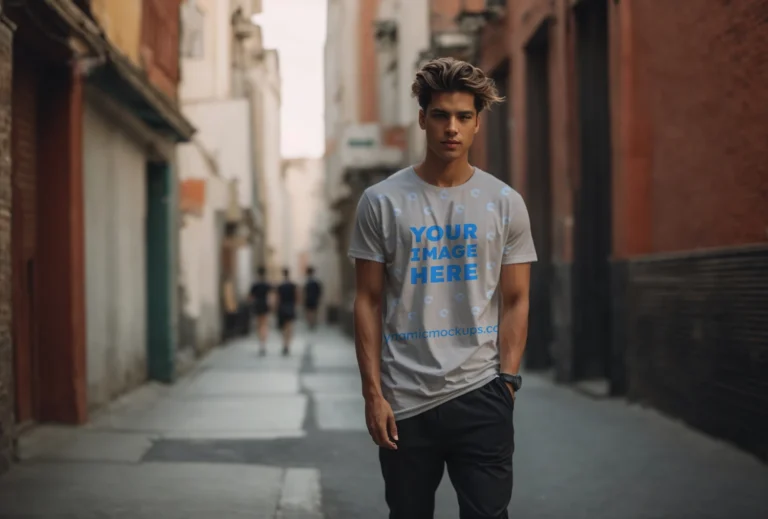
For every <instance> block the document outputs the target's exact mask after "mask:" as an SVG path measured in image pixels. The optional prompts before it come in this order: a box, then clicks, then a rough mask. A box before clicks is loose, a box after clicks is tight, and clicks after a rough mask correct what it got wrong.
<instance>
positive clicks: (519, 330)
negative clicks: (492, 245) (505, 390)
mask: <svg viewBox="0 0 768 519" xmlns="http://www.w3.org/2000/svg"><path fill="white" fill-rule="evenodd" d="M530 284H531V265H530V263H517V264H511V265H503V266H502V267H501V279H500V281H499V286H500V289H501V319H500V323H499V356H500V360H501V371H502V372H503V373H512V374H516V373H517V372H518V371H519V370H520V362H521V360H522V358H523V352H524V351H525V343H526V340H527V338H528V307H529V301H528V294H529V289H530ZM510 390H512V388H511V387H510ZM513 394H514V391H513Z"/></svg>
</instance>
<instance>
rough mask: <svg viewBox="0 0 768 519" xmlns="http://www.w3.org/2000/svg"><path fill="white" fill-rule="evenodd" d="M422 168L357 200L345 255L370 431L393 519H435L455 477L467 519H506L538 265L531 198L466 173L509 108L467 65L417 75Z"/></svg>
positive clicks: (435, 64)
mask: <svg viewBox="0 0 768 519" xmlns="http://www.w3.org/2000/svg"><path fill="white" fill-rule="evenodd" d="M412 91H413V94H414V96H415V97H417V98H418V102H419V105H420V107H421V110H420V111H419V125H420V127H421V129H422V130H424V131H425V133H426V144H427V146H426V148H427V151H426V157H425V158H424V161H423V162H421V163H420V164H418V165H416V166H410V167H408V168H405V169H403V170H401V171H399V172H397V173H394V174H393V175H391V176H390V177H388V178H387V179H385V180H383V181H381V182H379V183H378V184H376V185H374V186H371V187H369V188H368V189H366V191H365V192H364V193H363V195H362V197H361V199H360V202H359V204H358V209H357V218H356V221H355V225H354V231H353V234H352V239H351V243H350V246H349V256H350V257H352V258H354V260H355V269H356V274H355V275H356V296H355V305H354V319H355V321H354V324H355V336H356V337H355V338H356V341H355V343H356V348H357V359H358V364H359V367H360V373H361V378H362V383H363V395H364V397H365V416H366V423H367V426H368V431H369V432H370V434H371V436H372V438H373V440H374V442H375V443H376V444H377V445H379V447H380V448H379V460H380V463H381V471H382V475H383V478H384V484H385V496H386V501H387V504H388V506H389V510H390V514H389V518H390V519H431V518H432V517H433V516H434V506H435V491H436V489H437V487H438V485H439V484H440V480H441V479H442V478H443V472H444V469H445V467H446V465H447V468H448V474H449V476H450V479H451V482H452V484H453V487H454V488H455V490H456V493H457V495H458V502H459V509H460V513H459V515H460V517H461V519H506V518H507V517H508V515H507V507H508V506H509V502H510V499H511V497H512V455H513V452H514V427H513V411H514V406H515V393H516V392H517V391H518V390H519V389H520V387H521V384H522V378H521V377H520V375H519V374H518V370H519V368H520V362H521V358H522V356H523V350H524V349H525V343H526V335H527V324H528V290H529V280H530V263H531V262H533V261H536V251H535V249H534V244H533V240H532V238H531V228H530V222H529V218H528V211H527V209H526V206H525V203H524V201H523V198H522V197H521V196H520V195H519V194H518V193H517V192H516V191H515V190H513V189H512V188H511V187H510V186H508V185H507V184H505V183H504V182H503V181H502V180H499V179H497V178H496V177H494V176H492V175H490V174H489V173H486V172H484V171H481V170H480V169H478V168H476V167H473V166H472V165H470V163H469V160H468V152H469V149H470V147H471V145H472V141H473V140H474V136H475V134H476V133H477V131H478V129H479V123H478V115H479V113H480V112H481V111H482V110H483V109H485V108H487V107H489V106H490V105H492V104H494V103H496V102H499V101H501V98H500V97H499V95H498V92H497V91H496V87H495V86H494V83H493V81H492V80H490V79H489V78H487V77H486V76H485V75H484V74H483V72H482V71H480V70H479V69H478V68H476V67H474V66H472V65H471V64H469V63H465V62H462V61H457V60H454V59H451V58H443V59H436V60H433V61H430V62H428V63H427V64H426V65H424V67H423V68H422V69H421V70H420V71H419V72H418V73H417V75H416V80H415V81H414V83H413V85H412Z"/></svg>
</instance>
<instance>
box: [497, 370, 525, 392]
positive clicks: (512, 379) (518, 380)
mask: <svg viewBox="0 0 768 519" xmlns="http://www.w3.org/2000/svg"><path fill="white" fill-rule="evenodd" d="M501 378H502V379H503V380H504V382H509V383H510V384H512V387H513V388H514V389H515V391H517V390H518V389H520V386H522V385H523V377H521V376H520V375H510V374H508V373H503V374H502V376H501Z"/></svg>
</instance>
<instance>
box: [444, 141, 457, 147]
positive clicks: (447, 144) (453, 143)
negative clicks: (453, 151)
mask: <svg viewBox="0 0 768 519" xmlns="http://www.w3.org/2000/svg"><path fill="white" fill-rule="evenodd" d="M443 144H445V145H446V146H458V145H459V141H443Z"/></svg>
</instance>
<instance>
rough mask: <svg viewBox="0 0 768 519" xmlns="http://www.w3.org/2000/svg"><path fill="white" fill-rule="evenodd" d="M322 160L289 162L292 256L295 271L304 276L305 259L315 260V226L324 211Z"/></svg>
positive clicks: (287, 178) (286, 164) (286, 183)
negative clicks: (303, 263)
mask: <svg viewBox="0 0 768 519" xmlns="http://www.w3.org/2000/svg"><path fill="white" fill-rule="evenodd" d="M323 171H324V168H323V162H322V159H291V160H286V161H285V186H286V192H287V196H288V198H289V201H290V204H289V205H290V207H291V208H292V215H291V219H290V227H289V229H288V232H289V234H290V236H291V247H290V250H289V258H290V262H291V268H292V271H293V272H294V273H295V276H296V277H297V278H299V279H301V278H302V277H303V275H304V272H303V269H301V268H300V267H301V266H302V262H303V260H302V258H304V257H306V258H308V260H309V261H310V262H312V261H314V258H313V255H312V250H313V244H314V241H315V240H314V225H315V222H316V221H317V219H318V217H319V216H320V213H321V212H322V211H323V210H324V207H323V204H322V202H323V200H322V194H323V192H322V187H323V180H324V179H323Z"/></svg>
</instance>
